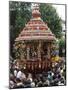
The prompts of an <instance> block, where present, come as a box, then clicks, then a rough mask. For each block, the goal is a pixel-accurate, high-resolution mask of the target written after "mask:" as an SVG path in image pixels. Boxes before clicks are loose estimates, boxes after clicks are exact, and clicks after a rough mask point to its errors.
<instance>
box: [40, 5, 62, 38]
mask: <svg viewBox="0 0 68 90" xmlns="http://www.w3.org/2000/svg"><path fill="white" fill-rule="evenodd" d="M40 12H41V17H42V19H43V21H44V22H47V24H48V26H49V28H50V29H51V31H52V32H53V33H54V34H55V36H56V38H60V37H61V36H62V33H61V32H62V26H61V18H59V16H58V14H57V12H56V9H55V8H54V7H53V6H52V5H51V4H40Z"/></svg>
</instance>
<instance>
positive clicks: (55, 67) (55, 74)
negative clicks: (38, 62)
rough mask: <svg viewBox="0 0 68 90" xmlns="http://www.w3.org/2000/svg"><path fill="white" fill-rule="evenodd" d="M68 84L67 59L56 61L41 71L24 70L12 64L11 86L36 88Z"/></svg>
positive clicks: (12, 62)
mask: <svg viewBox="0 0 68 90" xmlns="http://www.w3.org/2000/svg"><path fill="white" fill-rule="evenodd" d="M60 85H66V65H65V60H64V59H62V60H61V61H59V62H54V63H53V64H52V68H51V69H50V70H48V71H45V70H44V71H42V72H41V73H35V74H34V73H30V72H24V70H23V68H21V69H20V68H19V67H18V66H15V65H14V61H11V64H10V74H9V87H10V88H34V87H47V86H60Z"/></svg>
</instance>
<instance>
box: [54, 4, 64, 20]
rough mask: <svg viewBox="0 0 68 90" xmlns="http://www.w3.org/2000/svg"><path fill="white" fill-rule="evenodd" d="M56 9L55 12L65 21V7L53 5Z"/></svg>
mask: <svg viewBox="0 0 68 90" xmlns="http://www.w3.org/2000/svg"><path fill="white" fill-rule="evenodd" d="M53 7H55V8H56V11H57V13H58V15H59V17H60V18H61V19H62V20H64V21H65V5H53Z"/></svg>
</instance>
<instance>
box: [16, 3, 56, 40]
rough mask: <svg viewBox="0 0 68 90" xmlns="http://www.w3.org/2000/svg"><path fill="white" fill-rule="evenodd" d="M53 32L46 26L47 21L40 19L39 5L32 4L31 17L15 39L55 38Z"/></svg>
mask: <svg viewBox="0 0 68 90" xmlns="http://www.w3.org/2000/svg"><path fill="white" fill-rule="evenodd" d="M55 39H56V38H55V36H54V34H53V33H52V32H51V30H50V29H49V28H48V26H47V23H44V22H43V20H42V19H41V13H40V12H39V5H38V4H34V6H33V9H32V18H31V19H30V21H29V22H28V23H27V24H26V25H25V27H24V28H23V30H22V31H21V33H20V34H19V36H18V37H17V38H16V40H15V41H21V40H47V41H48V40H50V41H51V40H55Z"/></svg>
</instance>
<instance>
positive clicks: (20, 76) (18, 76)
mask: <svg viewBox="0 0 68 90" xmlns="http://www.w3.org/2000/svg"><path fill="white" fill-rule="evenodd" d="M16 78H19V79H20V80H22V79H24V78H26V75H25V74H24V73H23V72H22V71H21V70H19V71H18V73H17V76H16Z"/></svg>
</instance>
